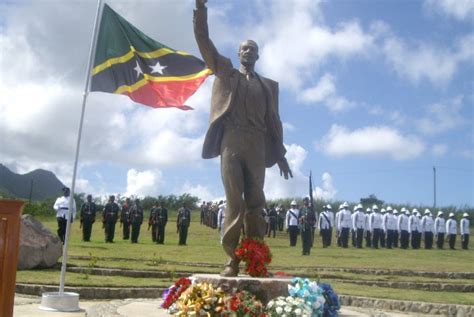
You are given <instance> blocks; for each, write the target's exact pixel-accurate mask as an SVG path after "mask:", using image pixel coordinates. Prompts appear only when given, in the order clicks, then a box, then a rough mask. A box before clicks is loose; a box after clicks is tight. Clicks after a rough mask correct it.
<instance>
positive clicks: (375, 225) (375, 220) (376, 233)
mask: <svg viewBox="0 0 474 317" xmlns="http://www.w3.org/2000/svg"><path fill="white" fill-rule="evenodd" d="M372 210H373V211H374V212H373V213H372V214H371V215H370V217H369V229H368V230H370V232H371V233H372V248H374V249H378V248H379V240H380V238H381V236H382V233H383V218H382V215H381V214H380V213H379V207H378V206H377V205H373V206H372ZM382 247H383V246H382Z"/></svg>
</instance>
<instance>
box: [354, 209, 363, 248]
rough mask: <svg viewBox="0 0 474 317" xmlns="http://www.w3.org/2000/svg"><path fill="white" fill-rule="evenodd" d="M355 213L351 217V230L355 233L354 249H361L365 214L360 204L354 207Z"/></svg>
mask: <svg viewBox="0 0 474 317" xmlns="http://www.w3.org/2000/svg"><path fill="white" fill-rule="evenodd" d="M355 210H356V212H355V213H354V214H353V215H352V229H353V230H354V232H355V240H356V241H355V243H356V248H358V249H362V241H363V238H364V230H365V214H364V208H363V207H362V205H361V204H358V205H357V206H356V207H355Z"/></svg>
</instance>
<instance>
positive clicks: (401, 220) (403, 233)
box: [397, 207, 410, 249]
mask: <svg viewBox="0 0 474 317" xmlns="http://www.w3.org/2000/svg"><path fill="white" fill-rule="evenodd" d="M401 212H402V213H401V214H400V216H398V223H397V230H398V232H399V233H400V248H402V249H408V244H409V240H410V239H409V238H410V234H409V233H408V232H409V227H408V225H409V223H408V222H409V218H408V216H410V212H409V211H408V210H407V209H406V208H405V207H403V208H402V210H401Z"/></svg>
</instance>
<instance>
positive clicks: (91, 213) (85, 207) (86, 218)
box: [80, 195, 97, 242]
mask: <svg viewBox="0 0 474 317" xmlns="http://www.w3.org/2000/svg"><path fill="white" fill-rule="evenodd" d="M96 212H97V207H96V205H95V203H94V202H93V201H92V195H87V201H86V202H85V203H84V204H82V206H81V216H80V217H81V226H82V241H84V242H89V241H91V232H92V224H93V223H94V222H95V215H96Z"/></svg>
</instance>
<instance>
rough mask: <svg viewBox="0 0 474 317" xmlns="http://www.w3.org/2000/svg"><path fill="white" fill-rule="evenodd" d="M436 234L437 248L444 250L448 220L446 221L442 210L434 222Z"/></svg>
mask: <svg viewBox="0 0 474 317" xmlns="http://www.w3.org/2000/svg"><path fill="white" fill-rule="evenodd" d="M434 230H435V232H434V234H435V237H436V246H437V247H438V249H442V248H443V246H444V234H445V233H446V220H444V213H443V212H442V211H441V210H440V211H438V215H437V216H436V219H435V222H434Z"/></svg>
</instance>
